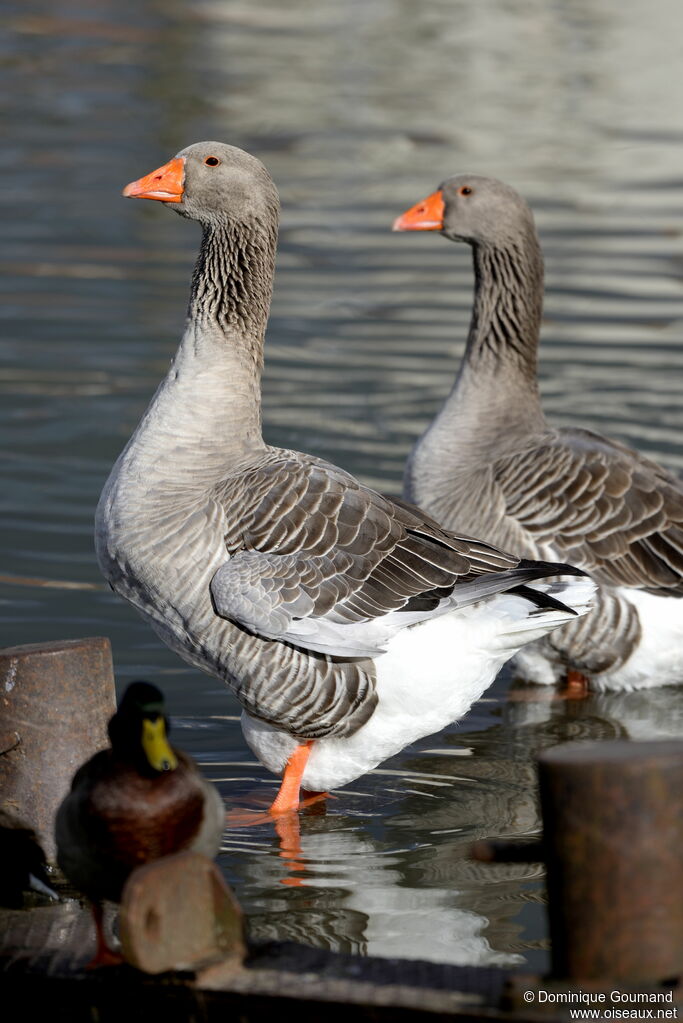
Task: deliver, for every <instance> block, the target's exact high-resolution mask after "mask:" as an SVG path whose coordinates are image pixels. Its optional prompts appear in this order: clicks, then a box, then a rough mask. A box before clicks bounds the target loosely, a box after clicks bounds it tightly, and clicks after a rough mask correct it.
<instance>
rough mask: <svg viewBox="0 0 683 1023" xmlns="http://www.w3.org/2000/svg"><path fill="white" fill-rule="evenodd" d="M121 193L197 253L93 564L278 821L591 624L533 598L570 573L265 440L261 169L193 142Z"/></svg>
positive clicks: (268, 270)
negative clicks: (523, 649) (224, 697)
mask: <svg viewBox="0 0 683 1023" xmlns="http://www.w3.org/2000/svg"><path fill="white" fill-rule="evenodd" d="M124 195H126V196H129V197H133V198H135V197H137V198H145V199H154V200H157V201H162V202H164V203H165V204H167V205H168V206H169V207H170V208H171V209H172V210H175V211H176V212H178V213H180V214H182V215H183V216H184V217H187V218H189V219H192V220H197V221H199V223H200V224H201V226H202V229H203V238H202V244H201V249H200V252H199V257H198V260H197V264H196V266H195V270H194V274H193V277H192V287H191V297H190V306H189V311H188V318H187V326H186V330H185V333H184V336H183V339H182V342H181V345H180V348H179V351H178V353H177V355H176V357H175V359H174V362H173V364H172V366H171V369H170V371H169V373H168V375H167V376H166V379H165V380H164V381H163V383H162V384H161V386H160V387H159V389H158V390H157V392H156V395H155V397H154V399H153V400H152V403H151V405H150V407H149V408H148V409H147V412H146V413H145V414H144V416H143V418H142V421H141V423H140V424H139V426H138V427H137V429H136V430H135V433H134V434H133V436H132V438H131V439H130V441H129V443H128V445H127V447H126V448H125V450H124V452H123V454H122V455H121V456H120V458H119V459H118V461H117V463H116V465H115V466H114V468H113V470H112V472H111V474H110V476H109V479H108V481H107V483H106V485H105V488H104V490H103V492H102V496H101V498H100V502H99V506H98V511H97V519H96V547H97V554H98V559H99V564H100V567H101V570H102V572H103V574H104V575H105V577H106V578H107V579H108V580H109V582H110V584H111V586H112V587H113V589H114V590H116V592H117V593H119V594H120V595H121V596H123V597H125V598H126V599H127V600H129V601H130V602H131V603H132V604H133V605H134V606H135V607H136V608H137V609H138V610H139V611H140V612H141V613H142V614H143V615H144V616H145V618H146V619H147V620H148V621H149V622H150V624H151V625H152V626H153V628H154V629H155V630H156V631H157V632H158V633H159V635H160V636H161V637H162V639H164V640H165V641H166V642H167V643H168V644H169V645H170V646H171V647H172V648H173V649H174V650H176V651H177V652H178V653H179V654H180V655H181V656H182V657H184V658H185V659H186V660H187V661H189V662H190V663H191V664H194V665H196V666H198V667H200V668H203V669H204V670H205V671H208V672H209V673H211V674H214V675H216V676H218V677H219V678H220V679H222V680H223V681H224V682H225V683H227V685H229V686H230V688H231V689H232V690H233V692H234V693H235V694H236V696H237V698H238V699H239V700H240V702H241V704H242V706H243V708H244V714H243V716H242V728H243V731H244V734H245V737H246V740H247V742H248V744H249V745H250V747H251V749H252V750H253V751H254V752H255V754H256V755H257V756H258V758H259V759H260V760H261V762H262V763H263V764H264V765H265V766H266V767H267V768H268V769H269V770H271V771H273V772H274V773H276V774H282V775H283V783H282V787H281V789H280V792H279V793H278V796H277V797H276V799H275V801H274V803H273V805H272V807H271V811H272V812H273V813H276V814H279V813H282V812H289V811H290V810H293V809H295V808H296V807H297V806H298V802H299V791H300V787H301V786H303V787H304V788H305V789H308V790H313V791H320V790H324V789H328V788H332V787H337V786H339V785H344V784H346V783H347V782H349V781H352V780H353V779H355V778H358V777H359V776H360V775H362V774H364V773H365V772H366V771H369V770H371V769H372V768H373V767H375V766H376V765H377V764H379V763H380V762H381V761H382V760H384V759H386V758H387V757H389V756H392V755H393V754H395V753H397V752H399V751H400V750H401V749H403V747H404V746H406V745H407V744H408V743H410V742H413V741H415V740H416V739H419V738H421V737H422V736H425V735H428V734H430V733H431V732H435V731H438V730H439V729H441V728H443V727H444V726H445V725H447V724H448V723H450V722H451V721H453V720H456V719H457V718H459V717H461V716H462V715H463V714H464V713H465V712H466V711H467V710H468V709H469V707H470V706H471V704H472V702H473V701H474V700H476V699H478V698H479V696H481V694H482V693H483V692H484V690H485V689H486V688H487V686H489V685H490V683H491V682H492V681H493V679H494V678H495V676H496V674H497V672H498V670H499V669H500V667H501V666H502V665H503V664H504V663H505V661H506V660H507V659H508V658H509V657H511V656H512V654H513V653H515V651H516V650H518V649H519V647H520V646H522V645H523V644H525V643H527V642H530V641H531V639H533V638H536V637H537V636H539V635H543V634H545V632H547V631H549V630H551V629H553V628H556V627H557V625H558V624H560V623H561V622H565V621H568V620H570V619H573V618H575V617H576V615H577V614H583V613H584V612H585V611H586V610H587V607H588V600H589V596H590V592H591V589H592V587H591V586H590V585H589V584H588V583H587V581H586V580H584V579H581V580H576V579H574V580H570V581H568V582H566V583H558V584H548V590H547V592H545V593H540V592H539V591H531V590H529V589H528V588H526V587H525V586H524V584H525V583H527V582H530V581H532V580H535V579H536V580H537V579H540V578H543V577H545V576H553V575H563V574H566V573H573V574H582V573H577V570H575V569H573V568H568V567H567V566H564V565H558V564H547V563H540V562H529V561H522V560H521V559H520V558H518V557H515V556H510V555H508V554H506V553H504V552H503V551H500V550H498V549H496V548H495V547H492V546H491V545H490V544H487V543H481V542H480V541H478V540H474V539H471V538H469V537H464V536H460V535H457V534H455V533H453V532H448V531H444V530H443V529H442V528H441V527H440V526H439V524H438V523H436V522H434V521H433V520H432V519H430V518H429V517H428V516H426V515H424V514H423V513H422V512H421V511H420V510H419V509H417V508H413V507H409V506H407V505H405V504H403V503H402V502H397V501H394V500H391V499H390V498H387V497H384V496H382V495H381V494H378V493H377V492H376V491H374V490H371V489H370V488H368V487H365V486H363V485H362V484H360V483H359V482H358V481H357V480H356V479H354V478H353V476H351V475H350V474H349V473H347V472H344V470H343V469H340V468H338V467H337V466H335V465H331V464H330V463H329V462H325V461H323V460H322V459H320V458H316V457H314V456H312V455H308V454H304V453H302V452H299V451H289V450H283V449H281V448H276V447H272V446H270V445H268V444H266V443H265V441H264V439H263V436H262V432H261V390H260V378H261V368H262V364H263V342H264V334H265V329H266V322H267V319H268V311H269V306H270V297H271V290H272V286H273V274H274V266H275V250H276V242H277V229H278V215H279V200H278V194H277V191H276V189H275V185H274V184H273V182H272V180H271V178H270V175H269V174H268V171H267V170H266V168H265V167H264V166H263V164H261V163H260V162H259V161H258V160H256V159H255V158H254V157H252V156H250V155H249V154H248V153H245V152H243V151H242V150H239V149H236V148H234V147H232V146H228V145H224V144H222V143H219V142H203V143H198V144H196V145H193V146H190V147H188V148H187V149H184V150H182V152H180V153H178V155H177V156H175V157H174V158H173V159H172V160H171V161H169V163H168V164H165V165H164V166H163V167H160V168H159V169H158V170H156V171H153V172H152V173H151V174H148V175H146V176H145V177H144V178H140V179H139V180H138V181H135V182H132V183H131V184H130V185H128V186H127V187H126V189H125V190H124ZM506 591H511V592H506ZM550 591H552V592H550ZM567 605H570V606H567Z"/></svg>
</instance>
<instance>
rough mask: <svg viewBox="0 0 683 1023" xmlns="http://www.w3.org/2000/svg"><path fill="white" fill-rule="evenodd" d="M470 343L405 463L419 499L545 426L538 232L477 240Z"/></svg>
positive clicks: (410, 488) (412, 493) (446, 487)
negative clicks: (539, 363) (541, 389)
mask: <svg viewBox="0 0 683 1023" xmlns="http://www.w3.org/2000/svg"><path fill="white" fill-rule="evenodd" d="M473 256H474V274H475V285H474V307H473V311H472V320H471V323H470V330H469V335H468V338H467V347H466V349H465V355H464V357H463V361H462V364H461V366H460V370H459V372H458V375H457V377H456V380H455V384H454V386H453V389H452V390H451V392H450V394H449V396H448V398H447V399H446V402H445V404H444V406H443V408H442V409H441V411H440V412H439V414H438V416H437V417H436V419H435V420H434V422H433V423H432V424H431V425H430V426H429V428H428V429H427V431H426V433H425V434H424V435H423V436H422V438H421V439H420V440H419V441H418V443H417V445H416V447H415V448H414V450H413V452H412V454H411V456H410V459H409V461H408V465H407V467H406V478H405V486H406V493H407V494H408V496H410V497H411V498H412V499H413V500H415V501H417V502H418V503H419V502H420V501H422V502H423V503H424V502H425V501H426V500H427V499H428V497H429V495H430V494H433V493H434V492H435V490H437V489H438V490H439V491H442V492H443V493H444V494H446V493H448V492H449V488H450V490H452V489H453V487H454V485H455V484H454V481H458V482H460V481H461V480H463V479H464V474H469V473H472V472H474V473H476V472H478V471H482V470H484V469H485V468H486V467H487V466H488V465H489V464H490V461H491V459H492V458H494V457H495V456H496V453H498V452H500V453H503V452H505V451H511V450H515V449H519V448H520V447H522V446H523V445H524V444H525V442H526V439H527V438H528V437H529V435H532V434H534V433H537V432H539V431H543V430H544V429H545V419H544V416H543V412H542V409H541V403H540V397H539V392H538V381H537V376H536V365H537V348H538V335H539V329H540V324H541V314H542V307H543V258H542V255H541V250H540V246H539V243H538V239H537V237H536V234H535V231H531V232H530V233H529V234H528V235H527V236H522V238H520V240H519V242H517V241H514V242H509V243H506V244H500V245H497V246H491V245H484V244H478V245H476V246H474V247H473Z"/></svg>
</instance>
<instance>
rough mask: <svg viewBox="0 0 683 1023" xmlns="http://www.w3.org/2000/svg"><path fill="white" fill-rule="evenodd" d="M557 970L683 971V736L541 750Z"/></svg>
mask: <svg viewBox="0 0 683 1023" xmlns="http://www.w3.org/2000/svg"><path fill="white" fill-rule="evenodd" d="M539 781H540V786H541V804H542V810H543V828H544V845H545V852H546V858H547V870H548V906H549V916H550V936H551V941H552V973H553V976H554V977H557V978H564V979H568V980H574V981H584V980H591V979H605V978H610V979H612V980H615V981H618V980H621V981H624V982H628V983H631V984H637V983H643V982H645V983H650V984H653V983H658V982H662V981H666V980H671V979H672V978H675V977H680V976H681V974H682V973H683V741H678V740H672V741H666V742H625V741H618V742H603V743H581V742H572V743H567V744H566V745H562V746H557V747H555V748H554V749H551V750H548V751H546V752H545V753H543V754H542V755H541V756H540V758H539Z"/></svg>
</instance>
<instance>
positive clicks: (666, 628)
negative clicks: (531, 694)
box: [515, 587, 683, 692]
mask: <svg viewBox="0 0 683 1023" xmlns="http://www.w3.org/2000/svg"><path fill="white" fill-rule="evenodd" d="M618 593H619V594H620V596H622V597H623V598H624V599H625V600H628V601H629V602H630V603H631V604H633V605H634V606H635V608H636V609H637V611H638V617H639V619H640V627H641V639H640V642H639V643H638V645H637V647H636V648H635V650H634V651H633V653H632V654H631V656H630V657H629V659H628V660H627V661H626V663H625V664H624V665H622V667H621V668H619V669H617V670H614V671H606V672H601V673H599V674H596V675H593V676H592V678H591V685H592V687H593V688H594V689H596V690H597V691H598V692H606V691H608V690H609V691H624V692H626V691H629V690H633V689H648V688H651V687H653V686H663V685H681V684H683V599H681V598H679V597H658V596H655V595H654V594H651V593H644V592H643V591H642V590H635V589H628V588H625V587H622V588H619V590H618ZM515 668H516V670H517V671H518V672H519V674H520V675H521V677H522V678H524V679H525V680H526V681H528V682H535V683H537V684H539V685H554V684H555V683H557V682H560V681H562V678H563V676H564V674H565V671H566V669H565V667H564V666H562V665H559V664H558V663H557V662H553V661H551V660H550V659H549V658H547V657H546V656H545V655H544V653H543V650H542V648H541V647H540V646H537V645H532V646H529V647H526V648H525V649H524V650H521V651H520V652H519V654H517V656H516V657H515Z"/></svg>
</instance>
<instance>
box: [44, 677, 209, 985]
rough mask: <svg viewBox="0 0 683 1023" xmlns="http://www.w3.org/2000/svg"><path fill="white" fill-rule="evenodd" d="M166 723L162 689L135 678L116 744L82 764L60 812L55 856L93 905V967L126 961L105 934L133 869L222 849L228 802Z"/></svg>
mask: <svg viewBox="0 0 683 1023" xmlns="http://www.w3.org/2000/svg"><path fill="white" fill-rule="evenodd" d="M168 729H169V726H168V720H167V718H166V715H165V713H164V698H163V696H162V694H161V692H160V691H159V689H157V687H156V686H153V685H151V684H150V683H149V682H132V683H131V684H130V685H129V686H128V688H127V689H126V691H125V693H124V694H123V698H122V699H121V702H120V704H119V707H118V710H117V711H116V713H115V714H114V716H113V717H112V719H111V721H110V722H109V738H110V740H111V747H110V748H109V749H105V750H101V751H100V752H99V753H96V754H95V756H94V757H91V758H90V760H88V761H87V763H85V764H83V765H82V767H79V769H78V771H77V772H76V774H75V775H74V778H73V782H72V783H71V791H70V792H69V793H68V795H67V796H66V797H65V799H64V801H63V802H62V804H61V806H60V808H59V810H58V811H57V818H56V825H55V838H56V841H57V862H58V863H59V866H60V867H61V869H62V870H63V871H64V873H65V874H66V876H67V877H68V878H69V880H70V881H71V882H72V884H74V885H75V886H76V888H78V889H79V891H81V892H83V894H84V895H87V896H88V898H89V899H90V900H91V903H92V910H93V916H94V918H95V926H96V929H97V952H96V954H95V957H94V958H93V959H92V961H91V963H90V966H106V965H114V964H116V963H119V962H121V957H120V955H119V954H118V953H116V952H113V951H112V950H111V949H110V948H109V947H108V945H107V941H106V938H105V936H104V930H103V927H102V900H103V899H110V900H111V901H112V902H120V900H121V893H122V890H123V886H124V884H125V882H126V880H127V878H128V876H129V874H130V873H131V871H132V870H133V869H134V868H135V867H139V866H141V865H142V864H143V863H149V862H150V861H151V860H156V859H159V858H160V857H161V856H169V855H170V854H171V853H175V852H181V851H182V850H185V849H192V850H194V851H195V852H201V853H204V855H206V856H210V857H213V856H215V855H216V853H217V852H218V850H219V848H220V842H221V836H222V834H223V828H224V825H225V808H224V806H223V801H222V799H221V797H220V795H219V793H218V790H217V789H216V788H214V786H213V785H211V784H210V783H209V782H208V781H206V780H205V779H204V778H202V776H201V775H200V773H199V771H198V769H197V767H196V765H195V763H194V761H193V760H191V759H190V757H188V756H186V755H185V754H184V753H181V752H180V751H179V750H176V749H174V748H173V747H172V746H171V745H170V744H169V742H168V738H167V733H168Z"/></svg>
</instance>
